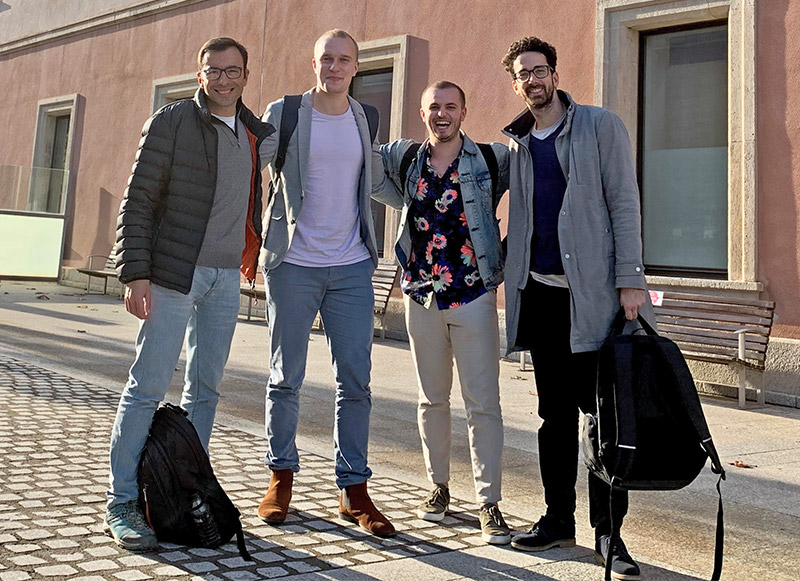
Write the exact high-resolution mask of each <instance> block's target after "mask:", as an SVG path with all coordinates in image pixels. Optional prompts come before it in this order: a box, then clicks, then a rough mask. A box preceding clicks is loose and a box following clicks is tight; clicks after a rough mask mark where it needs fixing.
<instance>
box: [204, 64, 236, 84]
mask: <svg viewBox="0 0 800 581" xmlns="http://www.w3.org/2000/svg"><path fill="white" fill-rule="evenodd" d="M222 73H225V76H226V77H228V78H229V79H231V80H233V79H238V78H239V77H241V76H242V67H228V68H226V69H218V68H217V67H208V68H205V69H203V74H204V75H205V76H206V78H207V79H208V80H209V81H218V80H219V78H220V77H221V76H222Z"/></svg>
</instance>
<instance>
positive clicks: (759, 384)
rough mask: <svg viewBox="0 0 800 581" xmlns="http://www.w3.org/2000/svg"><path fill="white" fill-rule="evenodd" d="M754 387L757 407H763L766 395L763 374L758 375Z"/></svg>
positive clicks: (765, 402)
mask: <svg viewBox="0 0 800 581" xmlns="http://www.w3.org/2000/svg"><path fill="white" fill-rule="evenodd" d="M754 387H755V388H756V402H757V403H758V405H759V406H765V405H766V404H767V401H766V399H767V398H766V394H765V393H764V374H763V373H759V374H758V378H757V379H756V381H755V382H754Z"/></svg>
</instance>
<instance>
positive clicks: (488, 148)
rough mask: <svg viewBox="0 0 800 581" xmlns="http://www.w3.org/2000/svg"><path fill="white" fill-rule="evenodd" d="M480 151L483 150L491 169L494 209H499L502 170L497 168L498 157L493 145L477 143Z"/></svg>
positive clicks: (487, 164) (484, 158)
mask: <svg viewBox="0 0 800 581" xmlns="http://www.w3.org/2000/svg"><path fill="white" fill-rule="evenodd" d="M476 145H477V146H478V149H480V150H481V155H483V160H484V161H485V162H486V167H487V168H488V169H489V177H491V178H492V207H493V208H497V203H498V201H499V199H498V197H497V184H498V182H499V181H500V179H499V175H500V168H499V167H498V166H497V156H496V155H495V154H494V150H493V149H492V144H491V143H476Z"/></svg>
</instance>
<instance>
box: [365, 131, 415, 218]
mask: <svg viewBox="0 0 800 581" xmlns="http://www.w3.org/2000/svg"><path fill="white" fill-rule="evenodd" d="M413 144H414V141H412V140H410V139H397V140H395V141H390V142H389V143H385V144H383V145H381V146H380V148H379V152H380V156H381V159H382V168H383V171H384V172H385V178H386V179H385V180H384V186H383V189H382V190H381V191H380V192H377V193H373V194H372V197H373V198H374V199H375V200H377V201H378V202H380V203H382V204H386V205H387V206H391V207H392V208H395V209H398V210H399V209H401V208H402V207H403V199H404V197H403V188H404V187H405V184H403V183H402V178H401V176H400V165H401V164H402V163H403V156H404V155H405V153H406V151H408V148H409V147H411V146H412V145H413ZM409 169H410V168H409Z"/></svg>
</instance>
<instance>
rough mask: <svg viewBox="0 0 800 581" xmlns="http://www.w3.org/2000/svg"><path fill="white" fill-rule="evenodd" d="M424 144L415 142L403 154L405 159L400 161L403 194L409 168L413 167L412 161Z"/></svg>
mask: <svg viewBox="0 0 800 581" xmlns="http://www.w3.org/2000/svg"><path fill="white" fill-rule="evenodd" d="M421 146H422V144H421V143H417V142H416V141H415V142H413V143H412V144H411V145H410V146H409V147H408V149H406V152H405V153H404V154H403V159H402V160H401V161H400V172H399V173H400V184H401V185H402V186H403V190H404V191H403V194H404V195H405V187H406V179H407V178H408V170H409V168H411V162H412V161H414V158H415V157H417V152H418V151H419V148H420V147H421Z"/></svg>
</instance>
